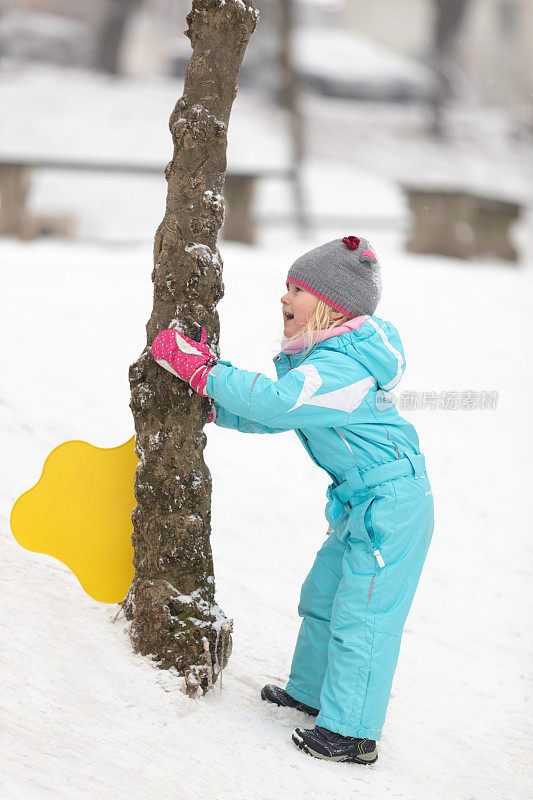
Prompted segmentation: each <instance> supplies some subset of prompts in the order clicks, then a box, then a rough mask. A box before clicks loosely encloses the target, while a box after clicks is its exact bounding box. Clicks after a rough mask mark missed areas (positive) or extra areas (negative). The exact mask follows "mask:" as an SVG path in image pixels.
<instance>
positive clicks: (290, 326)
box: [281, 282, 317, 337]
mask: <svg viewBox="0 0 533 800" xmlns="http://www.w3.org/2000/svg"><path fill="white" fill-rule="evenodd" d="M316 303H317V298H316V297H315V296H314V294H311V293H310V292H307V291H306V290H305V289H300V287H299V286H296V284H295V283H291V282H287V294H284V295H283V297H282V298H281V304H282V306H283V335H284V336H286V337H289V336H294V335H295V334H296V333H298V332H299V331H301V330H302V329H303V328H304V327H305V325H306V324H307V322H308V320H309V317H310V315H311V312H312V311H313V309H314V307H315V306H316Z"/></svg>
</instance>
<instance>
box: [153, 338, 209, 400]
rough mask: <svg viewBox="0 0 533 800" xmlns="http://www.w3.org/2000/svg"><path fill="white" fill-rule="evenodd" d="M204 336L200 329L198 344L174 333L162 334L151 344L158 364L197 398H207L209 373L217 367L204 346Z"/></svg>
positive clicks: (205, 345) (207, 348)
mask: <svg viewBox="0 0 533 800" xmlns="http://www.w3.org/2000/svg"><path fill="white" fill-rule="evenodd" d="M206 341H207V333H206V330H205V328H202V335H201V337H200V341H199V342H195V340H194V339H190V338H189V337H188V336H185V334H183V333H180V332H179V331H176V330H164V331H161V333H159V334H158V335H157V336H156V338H155V339H154V343H153V344H152V355H153V357H154V358H155V360H156V361H157V363H158V364H161V366H162V367H164V368H165V369H168V371H169V372H172V374H173V375H176V377H178V378H181V379H182V380H184V381H188V382H189V383H190V385H191V387H192V388H193V389H194V391H195V392H198V394H201V395H203V396H204V397H208V394H207V392H206V391H205V385H206V383H207V376H208V375H209V370H210V369H211V367H212V366H214V364H216V363H217V358H216V356H215V355H214V354H213V353H212V352H211V350H210V349H209V347H208V346H207V344H206Z"/></svg>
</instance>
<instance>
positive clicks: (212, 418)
mask: <svg viewBox="0 0 533 800" xmlns="http://www.w3.org/2000/svg"><path fill="white" fill-rule="evenodd" d="M216 418H217V410H216V408H215V406H214V405H213V406H211V411H210V412H209V416H208V417H207V419H206V422H214V421H215V420H216Z"/></svg>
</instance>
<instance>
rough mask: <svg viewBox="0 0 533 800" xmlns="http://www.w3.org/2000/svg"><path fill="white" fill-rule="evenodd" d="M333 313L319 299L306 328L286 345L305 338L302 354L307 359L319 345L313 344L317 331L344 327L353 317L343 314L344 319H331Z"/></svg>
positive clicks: (289, 339)
mask: <svg viewBox="0 0 533 800" xmlns="http://www.w3.org/2000/svg"><path fill="white" fill-rule="evenodd" d="M332 311H334V309H333V308H332V307H331V306H329V305H328V304H327V303H326V302H324V300H320V298H318V297H317V301H316V305H315V307H314V309H313V310H312V312H311V314H310V315H309V319H308V321H307V324H306V325H305V327H304V328H302V329H301V330H300V331H298V333H295V334H293V335H292V336H288V337H287V338H286V340H285V344H286V345H287V344H290V343H291V342H293V341H294V340H295V339H299V338H300V337H301V336H303V337H304V342H305V344H304V348H303V351H302V352H303V355H304V358H307V356H308V355H310V353H311V352H312V350H313V348H314V347H316V345H317V344H318V342H313V333H315V331H325V330H329V329H330V328H337V327H338V326H339V325H344V323H345V322H347V321H348V320H349V319H352V317H353V315H351V314H343V315H342V317H339V318H338V319H331V318H330V314H331V312H332Z"/></svg>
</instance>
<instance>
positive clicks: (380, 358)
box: [294, 316, 406, 391]
mask: <svg viewBox="0 0 533 800" xmlns="http://www.w3.org/2000/svg"><path fill="white" fill-rule="evenodd" d="M348 324H349V323H348ZM333 330H334V329H333ZM317 347H318V348H325V349H328V350H336V351H339V352H343V353H346V355H349V356H351V358H353V359H355V360H356V361H358V362H359V363H360V364H361V365H362V366H363V367H365V369H366V370H368V372H369V373H370V375H372V376H373V377H374V378H375V379H376V383H377V385H378V387H379V388H380V389H383V390H384V391H390V390H391V389H394V387H395V386H397V385H398V383H399V382H400V380H401V378H402V376H403V373H404V372H405V365H406V362H405V355H404V351H403V345H402V341H401V339H400V334H399V333H398V331H397V329H396V328H395V327H394V325H392V324H391V323H390V322H387V321H386V320H382V319H379V317H375V316H373V317H368V318H367V319H366V321H365V322H363V324H362V325H360V326H359V327H357V328H356V329H354V330H348V331H346V332H345V333H340V334H339V335H338V336H332V337H331V338H328V339H325V340H324V341H322V342H320V343H319V344H318V345H317ZM294 356H295V357H298V353H295V354H294Z"/></svg>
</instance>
